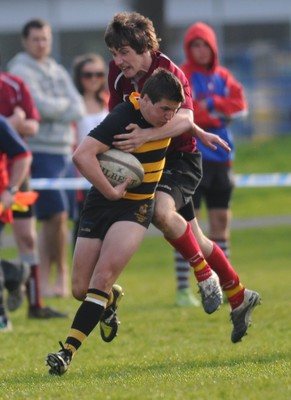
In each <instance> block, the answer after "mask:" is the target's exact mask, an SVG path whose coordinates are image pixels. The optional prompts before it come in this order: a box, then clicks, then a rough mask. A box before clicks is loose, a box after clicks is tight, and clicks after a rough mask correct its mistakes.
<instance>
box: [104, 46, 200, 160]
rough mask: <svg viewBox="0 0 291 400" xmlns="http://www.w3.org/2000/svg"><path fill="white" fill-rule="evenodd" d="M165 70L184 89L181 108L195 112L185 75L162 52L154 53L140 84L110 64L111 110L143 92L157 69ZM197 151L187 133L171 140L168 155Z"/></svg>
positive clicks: (111, 62)
mask: <svg viewBox="0 0 291 400" xmlns="http://www.w3.org/2000/svg"><path fill="white" fill-rule="evenodd" d="M159 67H160V68H165V69H167V70H168V71H170V72H172V73H173V74H174V75H175V76H176V77H177V78H179V80H180V81H181V83H182V85H183V88H184V95H185V102H184V103H183V104H182V106H181V108H188V109H190V110H193V100H192V93H191V88H190V85H189V83H188V80H187V78H186V77H185V75H184V73H183V72H182V71H181V70H180V68H178V67H177V66H176V65H175V64H174V63H173V62H172V61H171V60H170V59H169V58H168V57H167V56H166V55H165V54H163V53H161V52H160V51H155V52H153V53H152V64H151V67H150V69H149V70H148V72H147V74H145V75H144V76H143V77H142V78H141V79H140V80H139V81H138V82H135V81H134V80H132V79H129V78H125V76H124V75H123V72H122V71H121V70H120V69H119V68H118V67H117V66H116V65H115V63H114V61H113V60H112V61H110V63H109V74H108V87H109V91H110V99H109V110H112V109H113V108H114V107H115V106H116V105H117V104H119V103H121V102H123V101H127V100H128V97H129V95H130V94H131V93H132V92H141V90H142V88H143V85H144V83H145V81H146V80H147V79H148V78H149V77H150V76H151V74H152V73H153V71H154V70H155V69H157V68H159ZM195 149H196V139H195V138H194V137H193V136H192V135H191V134H189V133H187V132H185V133H183V134H182V135H180V136H177V137H175V138H173V139H172V140H171V145H170V147H169V149H168V154H170V153H171V152H172V151H175V150H180V151H186V152H193V151H194V150H195Z"/></svg>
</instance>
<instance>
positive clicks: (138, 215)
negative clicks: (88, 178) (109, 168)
mask: <svg viewBox="0 0 291 400" xmlns="http://www.w3.org/2000/svg"><path fill="white" fill-rule="evenodd" d="M97 193H98V192H97V191H96V190H95V189H91V190H90V192H89V194H88V196H87V198H86V201H85V204H84V208H83V210H82V213H81V219H80V224H79V231H78V237H85V238H92V239H101V240H103V239H104V237H105V235H106V233H107V231H108V229H109V228H110V226H111V225H113V224H114V223H115V222H117V221H132V222H136V223H137V224H140V225H142V226H144V227H145V228H148V227H149V224H150V223H151V220H152V217H153V210H154V199H147V200H137V201H136V200H127V199H120V200H117V201H110V200H107V199H105V198H104V197H103V196H101V195H98V194H97ZM124 234H125V238H126V232H124Z"/></svg>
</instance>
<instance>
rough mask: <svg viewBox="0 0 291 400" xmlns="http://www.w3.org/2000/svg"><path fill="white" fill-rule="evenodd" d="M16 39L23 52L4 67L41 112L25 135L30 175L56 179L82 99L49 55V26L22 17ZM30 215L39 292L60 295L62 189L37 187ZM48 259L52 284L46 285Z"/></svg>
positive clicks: (64, 270) (63, 286) (64, 268)
mask: <svg viewBox="0 0 291 400" xmlns="http://www.w3.org/2000/svg"><path fill="white" fill-rule="evenodd" d="M22 44H23V47H24V50H25V52H21V53H19V54H17V55H16V56H15V57H14V58H13V59H12V60H11V62H10V63H9V70H10V72H11V73H14V74H15V75H18V76H20V77H21V78H22V79H23V80H24V81H25V82H26V84H27V85H28V87H29V88H30V90H31V94H32V97H33V99H34V101H35V104H36V107H37V108H38V111H39V113H40V117H41V119H40V128H39V133H38V135H37V136H35V137H33V138H29V139H28V145H29V146H30V148H31V150H32V152H33V163H32V177H33V178H48V179H50V178H61V177H64V176H65V175H66V172H67V169H68V167H69V165H70V160H71V155H72V146H73V141H74V135H73V126H72V124H73V122H75V121H76V120H78V119H79V118H81V117H82V116H83V115H84V113H85V109H84V104H83V100H82V98H81V96H80V95H79V93H78V92H77V90H76V89H75V87H74V84H73V82H72V80H71V79H70V76H69V74H68V73H67V71H66V70H65V69H64V68H63V67H62V66H61V65H60V64H58V63H57V62H56V61H55V60H54V59H52V58H51V57H49V55H50V53H51V46H52V31H51V27H50V25H49V24H48V23H47V22H46V21H44V20H42V19H33V20H30V21H28V22H27V23H26V24H25V25H24V27H23V29H22ZM48 184H49V183H48ZM36 216H37V219H38V220H39V221H41V223H42V224H41V230H40V234H39V261H40V265H41V291H42V294H43V295H44V296H63V297H65V296H67V295H68V260H67V241H68V227H67V222H68V199H67V196H66V193H65V192H64V191H63V190H41V191H40V196H39V199H38V201H37V203H36ZM54 262H55V263H56V267H57V273H56V283H55V285H54V286H51V284H50V277H51V276H50V275H51V268H52V265H53V263H54Z"/></svg>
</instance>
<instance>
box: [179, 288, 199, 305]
mask: <svg viewBox="0 0 291 400" xmlns="http://www.w3.org/2000/svg"><path fill="white" fill-rule="evenodd" d="M200 305H201V303H200V301H199V300H198V299H197V298H196V297H195V296H194V294H193V293H192V290H191V289H190V288H185V289H179V290H177V292H176V306H178V307H200Z"/></svg>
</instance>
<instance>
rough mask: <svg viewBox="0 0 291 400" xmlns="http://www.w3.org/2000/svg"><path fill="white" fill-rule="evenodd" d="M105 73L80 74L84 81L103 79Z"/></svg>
mask: <svg viewBox="0 0 291 400" xmlns="http://www.w3.org/2000/svg"><path fill="white" fill-rule="evenodd" d="M104 76H105V72H102V71H97V72H89V71H88V72H81V77H82V78H85V79H92V78H93V77H95V78H104Z"/></svg>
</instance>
